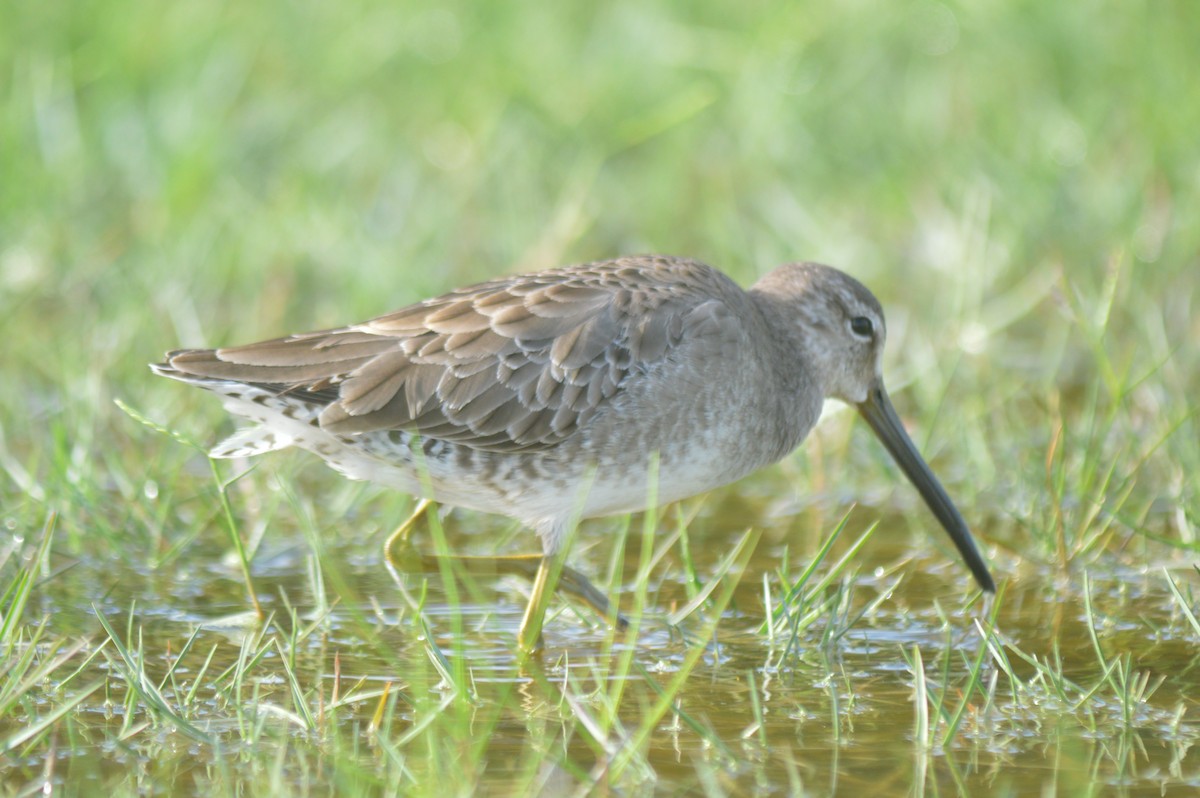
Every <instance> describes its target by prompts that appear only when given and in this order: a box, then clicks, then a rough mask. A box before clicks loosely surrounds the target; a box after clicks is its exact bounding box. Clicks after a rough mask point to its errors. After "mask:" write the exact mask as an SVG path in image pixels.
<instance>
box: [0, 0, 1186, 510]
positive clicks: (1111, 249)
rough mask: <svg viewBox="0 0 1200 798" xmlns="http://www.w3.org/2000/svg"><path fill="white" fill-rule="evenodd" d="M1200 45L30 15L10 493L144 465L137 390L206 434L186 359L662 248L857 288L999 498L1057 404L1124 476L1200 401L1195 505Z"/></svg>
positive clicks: (1006, 20)
mask: <svg viewBox="0 0 1200 798" xmlns="http://www.w3.org/2000/svg"><path fill="white" fill-rule="evenodd" d="M1197 41H1200V14H1198V13H1197V12H1196V10H1195V7H1194V6H1193V5H1190V4H1186V3H1151V2H1120V3H1117V2H1109V3H1104V2H1087V3H1073V4H1053V5H1049V4H1042V3H1036V2H1003V3H1001V2H986V3H977V4H961V5H960V4H954V3H950V4H945V3H939V2H931V1H929V0H920V1H918V2H902V3H872V2H851V3H845V4H838V5H836V6H831V5H822V4H808V3H799V4H768V3H746V4H736V5H735V4H723V3H693V4H686V5H685V4H677V5H672V4H664V3H611V4H604V5H602V6H593V5H590V4H579V3H565V4H558V5H553V6H548V5H546V4H534V3H513V4H486V3H466V2H458V3H453V2H451V3H443V4H431V3H421V2H409V3H398V4H383V3H370V2H358V3H355V2H351V3H340V4H336V5H331V4H324V3H311V2H308V3H306V2H298V3H257V4H249V5H247V4H231V3H218V2H211V3H192V4H183V3H177V4H159V3H147V2H139V1H137V0H130V1H128V2H122V1H120V0H118V1H116V2H79V3H70V4H68V3H61V2H50V3H25V4H10V5H6V6H5V7H4V9H3V10H0V65H2V67H3V69H0V175H2V176H3V177H2V179H0V340H3V341H4V345H3V346H4V357H3V360H2V362H0V369H2V374H0V383H2V384H3V385H4V390H3V391H0V423H2V425H3V427H2V428H3V433H4V437H3V439H2V440H0V446H2V448H0V453H2V454H3V461H4V462H5V463H6V464H7V469H6V470H7V471H8V472H9V476H10V479H8V480H6V481H5V482H4V485H3V487H2V488H0V490H2V491H3V492H4V493H3V498H4V500H5V501H4V503H5V505H6V506H8V507H14V506H26V507H28V506H29V505H30V503H31V502H32V503H33V504H36V505H41V504H42V503H43V502H50V503H54V502H56V501H57V502H61V501H64V500H68V499H69V497H70V496H71V494H72V490H73V489H72V487H71V484H72V483H74V484H75V485H79V484H81V483H90V484H93V485H101V486H103V485H105V484H106V483H107V482H109V481H111V477H110V476H109V472H111V470H112V469H110V468H108V467H106V465H105V461H106V460H112V459H122V460H124V461H125V465H124V467H123V468H122V469H121V470H123V471H126V472H130V473H132V472H135V471H136V470H137V469H136V468H135V467H134V464H135V463H136V462H137V461H138V460H140V458H141V457H144V456H145V453H144V452H143V451H141V450H142V449H143V447H144V446H145V445H146V442H145V441H137V442H135V441H134V440H132V438H131V436H132V435H133V434H134V433H133V432H132V430H131V427H130V425H129V422H128V419H126V418H125V417H124V416H123V415H122V414H120V413H119V412H118V411H116V410H115V408H114V407H113V405H112V403H111V401H110V400H111V399H112V398H113V397H114V396H119V397H124V398H127V399H128V400H130V401H132V402H133V403H134V404H135V405H136V406H139V407H147V408H150V409H155V410H157V409H159V408H163V407H164V405H167V406H170V407H171V408H174V409H175V412H174V413H171V412H169V411H164V412H167V413H168V417H169V418H172V419H174V418H176V417H178V414H179V413H180V412H183V411H187V412H201V413H203V412H207V413H208V414H207V415H203V416H201V417H200V419H199V421H198V422H197V423H196V424H195V425H193V424H191V423H189V422H187V421H184V422H181V423H182V424H183V427H184V429H186V430H188V431H190V432H194V433H195V434H196V435H197V437H199V438H200V439H201V440H206V439H207V437H206V436H208V435H209V434H210V433H208V432H207V428H208V426H210V425H211V423H212V420H214V419H217V418H219V417H220V416H219V411H218V410H217V409H216V408H215V407H211V406H210V405H213V404H215V403H209V404H208V405H205V407H207V408H208V410H207V411H197V410H196V406H197V404H199V403H194V397H191V396H188V397H187V398H186V399H185V398H184V394H183V393H181V392H179V390H178V387H177V386H168V385H159V384H153V381H151V380H150V379H149V378H148V376H149V375H148V374H147V372H146V371H145V366H144V364H145V363H146V362H148V361H151V360H155V359H157V358H158V357H159V355H160V353H161V351H162V350H164V349H166V348H172V347H176V346H196V345H217V344H224V343H236V342H243V341H247V340H254V339H258V338H261V337H268V336H275V335H279V334H282V333H284V332H288V331H295V330H304V329H315V328H319V327H322V326H333V325H337V324H342V323H347V322H350V321H353V320H359V319H362V318H366V317H369V316H371V315H375V314H378V313H381V312H384V311H387V310H389V309H392V308H394V307H399V306H401V305H403V304H405V303H408V302H412V301H415V300H418V299H421V298H423V297H426V296H430V295H433V294H435V293H438V292H441V291H444V290H447V289H449V288H451V287H454V286H456V285H461V284H466V283H469V282H472V281H476V280H480V279H485V278H487V277H490V276H493V275H496V274H499V273H504V272H514V271H521V270H528V269H534V268H543V267H550V266H554V265H562V264H566V263H571V262H579V261H584V260H590V259H596V258H604V257H610V256H613V255H617V254H628V253H637V252H661V253H670V254H683V255H689V256H693V257H698V258H701V259H703V260H706V261H708V262H711V263H713V264H716V265H718V266H721V267H722V268H724V269H726V270H727V271H729V272H730V273H731V274H733V275H734V276H735V277H736V278H738V279H740V280H742V281H744V282H748V281H750V280H752V279H753V278H754V277H755V276H756V275H757V274H759V273H761V272H763V271H766V270H767V269H769V268H770V267H771V266H773V265H774V264H777V263H779V262H782V261H787V260H798V259H812V260H820V261H824V262H828V263H832V264H835V265H837V266H839V267H841V268H843V269H846V270H848V271H850V272H851V273H853V274H855V275H856V276H858V277H860V278H861V279H862V280H864V281H865V282H866V283H868V284H869V285H870V286H871V287H872V288H873V289H874V290H875V291H876V292H877V293H878V294H879V295H880V296H881V298H882V300H883V302H884V304H885V306H886V307H887V308H888V310H889V314H890V321H891V326H892V334H891V344H892V345H891V347H890V353H889V356H890V359H891V363H892V364H893V365H892V366H891V371H892V374H893V376H892V381H893V383H895V384H897V385H899V384H903V383H904V382H907V381H909V380H912V379H916V378H919V379H920V381H919V382H918V384H917V385H916V386H914V390H913V391H912V395H913V396H914V397H915V399H908V400H906V401H908V402H910V404H911V405H914V406H915V407H916V408H917V409H915V410H913V411H912V412H914V413H918V414H919V416H920V418H921V420H922V421H923V422H925V424H924V425H923V426H922V429H924V430H926V434H927V435H928V437H929V439H930V440H934V439H936V438H937V435H938V433H939V432H942V431H943V430H939V429H938V428H937V427H936V426H934V423H935V420H936V419H937V418H942V417H945V418H947V419H951V420H952V421H949V422H947V423H948V424H949V423H952V424H953V427H952V428H951V429H948V430H944V431H950V432H956V433H957V432H959V431H961V432H962V433H963V434H964V435H965V438H966V440H967V441H969V442H970V443H971V444H972V445H971V446H969V447H967V448H966V451H965V452H964V451H960V452H959V453H958V455H959V456H960V457H966V458H968V460H967V462H968V465H967V466H966V467H965V468H966V469H967V470H968V472H969V473H971V474H972V475H973V476H972V479H971V480H969V481H970V482H971V483H972V484H974V485H976V486H980V485H989V484H993V483H995V482H997V481H1000V482H1007V484H1009V485H1010V488H1011V492H1012V493H1022V485H1023V484H1024V485H1025V491H1024V492H1026V493H1027V492H1028V485H1027V483H1028V478H1029V474H1030V472H1031V471H1033V473H1036V469H1037V467H1038V465H1039V463H1040V460H1041V459H1042V458H1043V457H1045V456H1046V449H1047V447H1048V445H1049V442H1050V440H1051V438H1052V432H1053V429H1054V427H1055V423H1056V422H1054V420H1053V416H1054V414H1055V413H1057V412H1059V411H1056V410H1053V409H1052V406H1057V405H1058V404H1059V402H1058V400H1057V399H1056V398H1055V397H1057V396H1059V395H1060V394H1062V393H1064V392H1066V393H1067V394H1069V395H1070V396H1069V398H1068V401H1067V402H1066V404H1067V407H1068V408H1069V412H1071V413H1074V412H1084V413H1089V412H1092V410H1087V409H1086V408H1087V407H1091V408H1092V409H1093V410H1094V409H1095V408H1097V407H1101V406H1103V407H1107V408H1110V410H1111V409H1112V408H1120V412H1119V413H1118V412H1110V413H1109V416H1108V418H1109V419H1110V420H1111V421H1113V422H1114V423H1117V426H1119V427H1120V428H1121V429H1120V434H1121V437H1120V439H1119V440H1117V441H1115V443H1114V445H1115V446H1116V448H1117V449H1118V450H1121V451H1123V452H1124V454H1125V456H1127V457H1130V458H1132V461H1133V462H1136V461H1138V459H1139V458H1138V452H1137V451H1136V448H1137V447H1136V446H1135V445H1134V444H1133V442H1136V441H1138V440H1145V441H1150V440H1155V439H1157V438H1160V437H1162V435H1164V434H1165V431H1166V430H1167V429H1169V428H1173V427H1172V425H1175V426H1177V425H1178V424H1180V423H1182V424H1183V425H1184V427H1183V429H1182V432H1183V433H1185V434H1184V435H1182V436H1172V437H1171V439H1170V441H1168V443H1167V446H1168V448H1176V447H1175V442H1176V441H1178V440H1186V441H1187V446H1184V447H1178V448H1179V451H1175V452H1174V453H1173V455H1172V460H1171V461H1170V462H1169V463H1165V464H1163V463H1160V464H1159V468H1158V470H1157V471H1156V472H1155V474H1154V480H1155V482H1156V483H1157V484H1156V485H1155V488H1154V489H1155V490H1162V491H1165V492H1166V493H1168V494H1170V495H1174V496H1176V497H1179V496H1181V495H1182V494H1183V493H1184V489H1185V486H1187V489H1188V490H1190V491H1193V492H1194V491H1195V489H1196V477H1195V476H1194V474H1195V473H1196V471H1197V470H1198V469H1197V468H1196V466H1198V465H1200V463H1198V462H1197V459H1198V458H1197V455H1196V453H1195V451H1194V449H1195V447H1194V446H1193V445H1192V444H1193V443H1194V441H1195V439H1196V437H1197V436H1196V435H1195V431H1196V430H1195V424H1194V421H1193V419H1192V417H1191V415H1190V414H1189V407H1190V405H1189V401H1190V400H1189V397H1195V396H1196V395H1197V394H1198V388H1200V384H1198V380H1197V377H1196V374H1197V372H1198V371H1200V358H1198V355H1197V346H1196V344H1197V341H1200V312H1197V285H1198V284H1200V263H1198V259H1197V252H1200V224H1197V221H1196V220H1197V219H1198V218H1200V209H1198V208H1197V194H1198V192H1197V188H1198V185H1200V147H1198V146H1197V143H1196V142H1197V135H1196V131H1198V130H1200V103H1197V102H1196V101H1195V99H1194V88H1195V86H1194V83H1195V74H1196V68H1197V66H1200V64H1197V61H1198V60H1200V58H1198V57H1197V55H1196V46H1195V45H1196V42H1197ZM951 382H952V385H951V384H950V383H951ZM1097 386H1099V387H1100V390H1099V393H1098V394H1097V393H1095V388H1096V387H1097ZM1132 388H1137V389H1138V390H1136V391H1133V390H1132ZM1081 396H1083V397H1086V396H1092V397H1093V399H1092V400H1089V401H1090V404H1089V405H1087V406H1086V407H1084V406H1082V405H1080V402H1079V401H1078V399H1079V397H1081ZM1097 402H1099V403H1100V404H1097ZM184 403H186V405H184V407H183V408H179V407H177V406H178V405H183V404H184ZM1081 407H1083V409H1082V410H1080V408H1081ZM1132 411H1141V414H1140V415H1135V414H1134V413H1133V412H1132ZM1031 414H1032V415H1031ZM1118 417H1119V421H1118ZM1103 435H1104V436H1105V437H1107V436H1108V433H1107V432H1105V433H1103ZM943 445H944V444H943ZM1010 446H1011V447H1014V448H1016V449H1017V450H1018V451H1016V452H1006V451H1005V448H1006V447H1010ZM1034 448H1036V451H1033V449H1034ZM1014 458H1016V460H1014ZM1142 459H1145V458H1142ZM1152 459H1153V458H1151V460H1152ZM56 463H57V465H55V464H56ZM68 463H69V464H70V465H69V467H68V466H66V465H64V464H68ZM1172 463H1174V464H1176V465H1177V466H1178V467H1175V468H1174V469H1173V467H1172ZM1184 466H1186V468H1184ZM951 481H956V480H955V479H954V478H953V475H951ZM1039 487H1040V485H1039ZM104 493H106V491H104V490H101V491H100V493H99V495H97V496H96V498H100V496H102V495H103V494H104ZM56 496H57V498H54V497H56ZM115 498H116V499H117V503H118V505H119V504H120V501H121V497H119V496H118V497H115ZM126 498H127V497H126ZM973 498H974V497H971V496H968V497H967V499H968V500H971V499H973ZM1027 499H1028V497H1027V496H1026V497H1025V499H1023V500H1019V497H1018V498H1017V499H1013V500H1012V501H1013V502H1015V503H1010V504H1009V505H1008V506H1002V507H1001V508H999V510H998V513H999V514H1000V515H1013V514H1016V513H1018V512H1020V510H1021V509H1022V507H1024V508H1025V509H1029V507H1030V505H1029V504H1028V501H1027ZM1005 501H1008V500H1006V499H1004V498H1003V497H1001V503H1002V505H1003V503H1004V502H1005ZM1021 501H1026V504H1024V505H1022V504H1021ZM90 509H95V508H90ZM87 511H88V510H84V512H87ZM1188 512H1189V513H1190V518H1191V521H1192V523H1193V524H1194V523H1195V511H1194V504H1193V505H1191V506H1190V507H1189V510H1188ZM39 514H40V513H39ZM64 521H65V522H67V523H68V525H70V523H71V518H70V517H69V516H68V517H64ZM39 523H40V522H39Z"/></svg>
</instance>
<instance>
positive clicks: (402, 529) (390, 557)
mask: <svg viewBox="0 0 1200 798" xmlns="http://www.w3.org/2000/svg"><path fill="white" fill-rule="evenodd" d="M431 504H432V502H430V501H429V499H421V500H420V501H419V502H417V506H416V507H414V508H413V511H412V513H410V514H409V516H408V518H407V519H406V520H405V521H404V523H403V524H401V525H400V526H398V527H396V531H395V532H393V533H392V534H390V535H388V539H387V542H386V543H384V544H383V558H384V560H386V561H387V563H388V565H389V566H391V567H392V568H394V569H397V570H401V571H408V570H411V568H407V567H405V563H406V562H411V560H412V557H413V555H414V552H413V548H412V543H410V542H409V540H408V537H409V535H411V534H412V531H413V527H415V526H416V525H417V522H418V521H420V520H421V519H422V518H424V517H425V513H427V512H429V506H430V505H431ZM397 545H399V546H400V547H401V549H400V552H399V553H397V552H396V550H395V549H396V546H397ZM417 556H419V555H417ZM422 560H423V558H422Z"/></svg>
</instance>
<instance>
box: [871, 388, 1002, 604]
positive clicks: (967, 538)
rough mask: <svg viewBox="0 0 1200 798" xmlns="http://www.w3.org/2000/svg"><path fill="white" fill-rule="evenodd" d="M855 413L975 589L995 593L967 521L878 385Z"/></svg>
mask: <svg viewBox="0 0 1200 798" xmlns="http://www.w3.org/2000/svg"><path fill="white" fill-rule="evenodd" d="M858 412H860V413H862V416H863V418H865V419H866V420H867V423H868V424H870V425H871V429H873V430H875V434H876V435H878V436H879V440H881V441H883V445H884V446H886V447H887V450H888V451H889V452H891V454H892V457H894V458H896V462H897V463H899V464H900V468H901V469H903V470H904V473H905V474H906V475H908V478H909V479H910V480H911V481H912V483H913V484H914V485H916V487H917V490H918V491H920V492H921V496H922V497H923V498H924V499H925V503H926V504H928V505H929V509H930V510H933V514H934V515H936V516H937V519H938V520H939V521H941V522H942V526H943V527H945V528H946V531H947V532H948V533H950V539H951V540H953V541H954V545H955V546H957V547H958V551H959V553H960V554H962V558H963V560H965V561H966V563H967V566H968V567H969V568H970V569H971V573H973V574H974V575H975V579H976V581H978V582H979V586H980V587H982V588H983V589H984V590H987V591H991V592H995V590H996V584H995V582H993V581H992V575H991V574H990V573H988V569H987V565H986V564H984V562H983V557H981V556H980V555H979V549H977V548H976V547H975V539H974V538H972V537H971V530H969V529H968V528H967V522H966V521H964V520H963V517H962V515H960V514H959V512H958V508H957V507H955V506H954V502H952V501H950V497H949V496H947V495H946V491H945V489H944V488H943V487H942V483H940V482H938V479H937V477H935V476H934V475H933V471H931V470H930V468H929V464H928V463H926V462H925V460H924V458H922V457H921V453H920V452H918V451H917V447H916V446H915V445H913V442H912V439H911V438H909V437H908V433H907V432H905V431H904V425H903V424H901V423H900V417H899V416H897V415H896V410H895V409H894V408H893V407H892V401H891V400H890V399H888V395H887V391H885V390H884V389H883V384H882V383H876V384H875V385H874V386H873V387H872V388H871V390H870V392H869V393H868V394H867V398H866V400H865V401H863V402H862V403H861V404H859V405H858Z"/></svg>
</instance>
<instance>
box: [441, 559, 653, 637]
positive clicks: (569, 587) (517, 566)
mask: <svg viewBox="0 0 1200 798" xmlns="http://www.w3.org/2000/svg"><path fill="white" fill-rule="evenodd" d="M454 559H455V560H457V561H458V562H462V563H466V564H467V567H468V568H470V566H471V564H472V563H478V564H479V565H480V566H481V568H480V570H485V569H486V570H489V571H491V572H493V573H496V574H513V575H516V576H523V577H525V578H526V579H529V580H532V581H535V582H536V580H537V574H538V569H539V567H540V566H541V563H542V560H543V559H544V557H543V556H542V555H541V554H499V555H494V556H484V555H470V554H468V555H461V556H460V555H456V556H455V557H454ZM561 568H562V570H561V572H560V573H559V575H558V588H557V589H558V590H559V591H560V592H562V593H566V594H567V595H568V596H574V597H575V598H577V599H579V600H580V601H582V602H583V603H584V604H586V605H588V606H589V607H591V608H592V609H593V610H595V611H596V613H597V614H598V615H600V616H601V617H602V618H607V619H611V620H612V621H613V623H615V624H616V625H617V628H618V629H625V628H627V627H628V626H629V621H628V620H626V618H625V616H623V615H621V613H620V612H617V611H615V610H614V608H613V606H612V604H610V603H609V601H608V596H607V595H605V593H604V591H602V590H600V589H599V588H597V587H596V586H595V585H593V584H592V583H591V581H590V580H589V579H588V578H587V577H586V576H584V575H583V574H581V573H579V571H576V570H575V569H574V568H572V567H571V566H569V565H563V566H561Z"/></svg>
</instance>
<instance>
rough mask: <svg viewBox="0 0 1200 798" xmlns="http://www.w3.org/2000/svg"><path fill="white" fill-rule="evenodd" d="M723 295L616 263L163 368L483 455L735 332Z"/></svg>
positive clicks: (628, 262) (551, 426) (572, 420)
mask: <svg viewBox="0 0 1200 798" xmlns="http://www.w3.org/2000/svg"><path fill="white" fill-rule="evenodd" d="M730 292H738V293H739V294H740V293H741V289H739V288H738V287H737V286H736V285H734V284H733V283H732V282H731V281H730V280H729V279H728V278H726V277H725V276H724V275H722V274H720V273H719V272H717V271H715V270H713V269H710V268H709V267H707V266H705V265H703V264H700V263H697V262H695V261H688V260H683V259H675V258H622V259H619V260H615V261H607V262H602V263H595V264H585V265H583V266H576V267H570V268H567V269H559V270H553V271H547V272H540V273H537V274H531V275H522V276H518V277H511V278H503V279H499V280H493V281H491V282H487V283H483V284H480V285H477V286H473V287H471V288H466V289H461V290H459V291H455V292H453V293H450V294H447V295H445V296H442V297H438V298H436V299H431V300H428V301H426V302H422V303H420V304H417V305H412V306H410V307H406V308H403V309H401V310H398V311H396V312H394V313H390V314H388V315H386V316H380V317H379V318H376V319H374V320H372V321H369V322H366V323H365V324H360V325H356V326H353V327H348V328H344V329H339V330H326V331H322V332H317V333H308V334H305V335H295V336H291V337H288V338H281V339H277V340H273V341H264V342H262V343H258V344H250V345H247V346H238V347H230V348H225V349H216V350H190V351H184V352H177V353H172V354H171V355H170V356H169V359H170V363H171V365H172V366H174V367H175V368H176V369H178V370H180V371H182V372H186V373H188V374H193V375H197V376H204V377H210V378H213V379H223V380H238V381H242V382H247V383H253V384H256V385H262V386H267V387H270V388H271V389H273V390H278V391H280V392H288V393H290V394H292V395H294V396H298V397H301V398H305V397H308V398H310V399H311V400H312V401H314V402H321V403H328V404H327V406H326V407H325V409H324V410H323V411H322V413H321V416H320V422H321V425H322V426H323V427H325V428H326V429H329V430H331V431H335V432H339V433H341V432H345V433H354V432H368V431H373V430H381V429H406V430H413V431H416V432H419V433H420V434H422V435H425V436H427V437H432V438H439V439H444V440H453V441H457V442H460V443H463V444H466V445H469V446H472V447H475V448H478V449H482V450H487V451H499V452H511V451H529V450H539V449H545V448H548V447H551V446H553V445H554V444H556V443H558V442H559V441H561V440H563V439H565V438H566V437H568V436H569V435H571V434H572V433H573V432H574V431H575V430H576V429H578V428H579V426H580V425H581V424H584V423H586V421H587V420H588V419H589V418H590V417H591V416H592V415H594V414H595V413H597V412H598V411H599V410H600V409H601V408H602V407H603V406H604V404H605V403H606V402H608V401H609V400H611V399H612V397H613V396H614V395H616V393H617V392H618V391H619V390H620V388H621V385H622V383H623V382H624V381H625V380H626V379H627V378H628V377H629V375H630V374H631V373H634V372H636V371H638V370H640V369H646V368H649V367H651V366H652V365H653V364H655V363H657V362H659V361H661V360H662V359H664V358H666V357H668V356H669V354H670V352H671V351H672V349H673V348H675V347H676V346H678V344H679V343H680V342H681V341H682V340H683V339H684V337H685V336H686V335H700V336H702V337H703V336H706V335H709V334H714V333H715V334H722V330H721V329H719V328H720V327H721V326H722V324H733V323H736V319H735V315H734V314H730V313H728V311H727V309H726V308H725V304H724V301H723V300H724V299H726V298H728V297H730V296H732V294H731V293H730ZM714 306H719V309H718V310H714ZM701 308H707V310H705V311H704V312H701V313H696V312H695V311H697V310H699V309H701ZM720 310H725V311H726V312H723V313H722V312H720ZM693 318H694V319H695V320H696V321H699V322H702V323H699V324H693V323H692V321H691V320H692V319H693ZM719 318H723V319H724V320H725V321H724V322H718V321H715V320H716V319H719ZM693 327H694V328H695V329H694V330H693V329H690V328H693ZM724 332H726V333H727V332H728V330H724ZM334 391H336V397H335V396H334V394H333V392H334Z"/></svg>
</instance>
